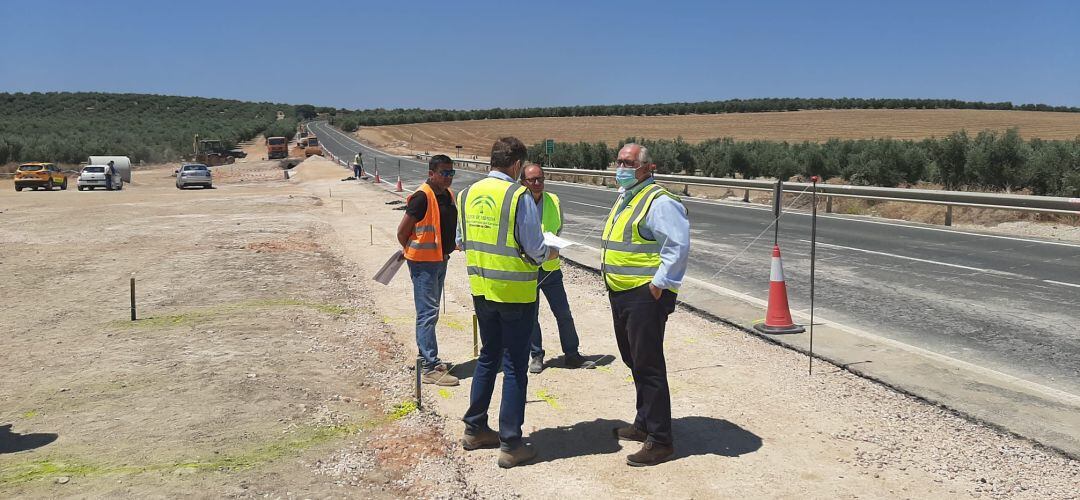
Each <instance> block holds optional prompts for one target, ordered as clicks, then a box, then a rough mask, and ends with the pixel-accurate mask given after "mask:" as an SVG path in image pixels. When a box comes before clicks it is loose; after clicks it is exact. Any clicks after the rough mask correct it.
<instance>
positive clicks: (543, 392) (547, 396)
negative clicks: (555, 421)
mask: <svg viewBox="0 0 1080 500" xmlns="http://www.w3.org/2000/svg"><path fill="white" fill-rule="evenodd" d="M536 397H538V398H540V399H542V400H544V401H546V402H547V404H549V405H551V407H552V408H555V409H556V410H558V409H559V401H558V400H557V399H555V395H554V394H551V393H550V392H548V390H547V389H540V390H539V391H536Z"/></svg>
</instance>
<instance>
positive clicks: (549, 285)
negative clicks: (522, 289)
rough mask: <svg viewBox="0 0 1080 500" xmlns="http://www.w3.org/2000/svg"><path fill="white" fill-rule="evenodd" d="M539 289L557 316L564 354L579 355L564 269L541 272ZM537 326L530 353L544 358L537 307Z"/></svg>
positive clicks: (534, 328) (542, 338)
mask: <svg viewBox="0 0 1080 500" xmlns="http://www.w3.org/2000/svg"><path fill="white" fill-rule="evenodd" d="M538 282H539V283H540V284H539V288H540V290H542V291H543V292H544V297H547V301H548V306H550V307H551V313H552V314H554V315H555V323H556V324H558V325H559V344H561V345H562V352H563V354H577V353H578V343H579V341H578V334H577V327H576V326H574V316H573V315H572V314H570V302H569V301H568V300H567V299H566V288H565V287H564V286H563V274H562V269H556V270H554V271H551V272H547V271H545V270H543V269H541V270H540V279H539V281H538ZM536 310H537V321H536V326H534V327H533V332H532V341H531V342H530V344H531V345H530V346H529V353H530V355H531V356H533V357H536V356H540V357H543V356H544V337H543V335H542V334H541V333H540V321H539V312H540V308H539V307H537V308H536Z"/></svg>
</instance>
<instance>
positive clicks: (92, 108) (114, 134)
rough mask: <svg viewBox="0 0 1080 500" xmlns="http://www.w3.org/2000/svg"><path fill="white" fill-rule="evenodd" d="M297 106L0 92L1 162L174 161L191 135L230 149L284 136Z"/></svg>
mask: <svg viewBox="0 0 1080 500" xmlns="http://www.w3.org/2000/svg"><path fill="white" fill-rule="evenodd" d="M297 108H298V106H293V105H289V104H273V103H265V102H260V103H255V102H244V101H234V100H227V99H206V98H201V97H175V96H161V95H149V94H106V93H90V92H74V93H73V92H49V93H39V92H34V93H30V94H23V93H15V94H11V93H0V165H2V164H5V163H9V162H22V161H52V162H61V163H78V162H81V161H85V160H86V157H87V156H90V155H95V154H116V155H127V156H130V157H131V158H132V160H133V161H136V162H138V161H148V162H156V161H168V160H172V161H175V160H177V159H178V158H180V157H181V156H182V155H185V154H188V153H190V152H191V143H192V139H193V137H194V136H195V134H199V135H200V136H201V137H204V138H214V139H221V140H223V141H225V142H227V143H229V144H235V143H237V142H240V141H245V140H248V139H251V138H253V137H255V136H256V135H258V134H260V133H265V134H268V135H284V136H291V135H292V134H293V132H294V131H295V130H296V118H297ZM306 108H310V106H306ZM278 111H282V112H284V113H285V119H283V120H278V119H277V112H278ZM303 111H304V110H301V114H303Z"/></svg>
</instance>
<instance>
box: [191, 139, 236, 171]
mask: <svg viewBox="0 0 1080 500" xmlns="http://www.w3.org/2000/svg"><path fill="white" fill-rule="evenodd" d="M192 149H194V154H193V155H192V157H191V160H192V161H194V162H195V163H202V164H204V165H208V166H211V167H213V166H217V165H228V164H230V163H234V162H235V161H236V159H237V158H243V157H245V156H247V153H245V152H244V151H243V150H241V149H226V148H225V145H224V144H222V142H221V141H219V140H217V139H199V135H198V134H195V140H194V141H193V144H192Z"/></svg>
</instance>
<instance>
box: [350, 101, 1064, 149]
mask: <svg viewBox="0 0 1080 500" xmlns="http://www.w3.org/2000/svg"><path fill="white" fill-rule="evenodd" d="M1010 127H1017V128H1019V129H1020V134H1021V135H1022V136H1023V137H1024V138H1025V139H1031V138H1035V137H1040V138H1043V139H1065V140H1071V139H1075V138H1076V137H1077V136H1078V135H1080V113H1050V112H1038V111H994V110H967V109H926V110H915V109H852V110H814V111H790V112H783V113H735V114H718V115H685V116H600V117H572V118H522V119H509V120H475V121H461V122H439V123H420V124H412V125H393V126H385V127H370V128H368V127H365V128H362V129H360V131H359V132H358V134H357V136H358V137H359V138H360V139H361V140H363V141H364V142H366V143H368V144H370V145H372V146H374V147H378V148H381V149H384V150H387V151H391V152H394V153H397V154H413V153H418V152H425V151H428V152H453V151H455V149H454V146H456V145H459V144H460V145H461V146H463V148H462V153H463V154H468V155H478V156H480V157H486V156H487V155H488V154H490V152H491V144H492V143H493V142H495V139H496V138H498V137H501V136H504V135H513V136H515V137H517V138H519V139H521V140H522V141H524V142H525V143H526V144H535V143H538V142H541V141H543V140H544V139H555V140H556V141H563V142H577V141H588V142H595V141H606V142H607V143H608V144H616V143H617V142H618V141H620V140H623V139H626V138H627V137H646V138H649V139H674V138H676V137H680V136H681V137H682V138H683V139H685V140H686V141H688V142H692V143H697V142H701V141H704V140H707V139H715V138H719V137H732V138H735V139H736V140H752V139H768V140H773V141H789V142H790V141H794V142H803V141H811V142H823V141H825V140H827V139H830V138H834V137H835V138H839V139H867V138H871V137H891V138H894V139H923V138H926V137H932V136H938V137H940V136H944V135H948V134H950V133H952V132H954V131H957V130H960V129H965V130H968V132H969V133H975V132H978V131H981V130H986V129H990V130H1005V129H1007V128H1010Z"/></svg>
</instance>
